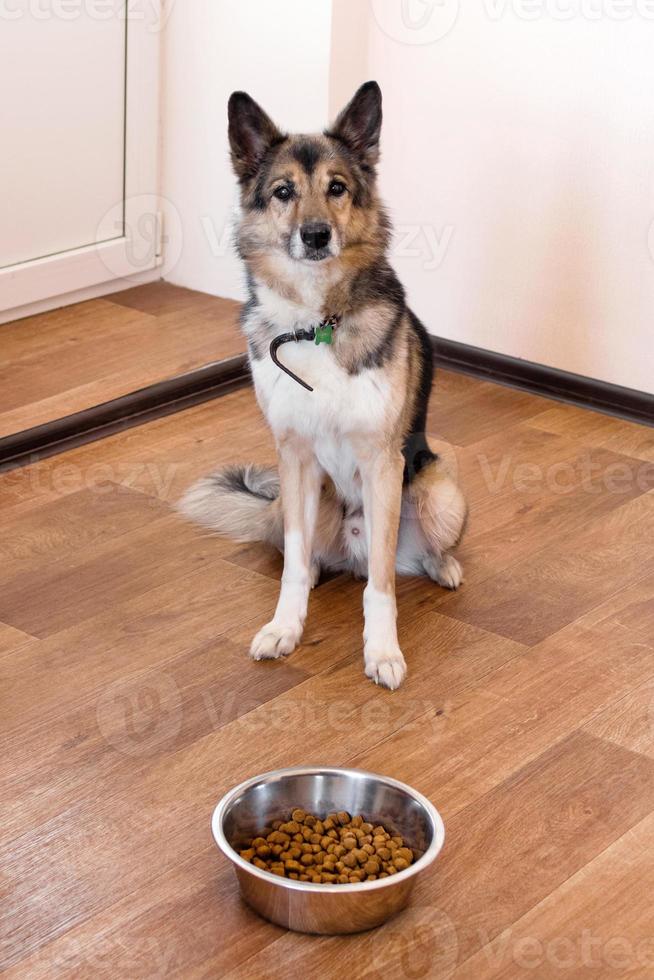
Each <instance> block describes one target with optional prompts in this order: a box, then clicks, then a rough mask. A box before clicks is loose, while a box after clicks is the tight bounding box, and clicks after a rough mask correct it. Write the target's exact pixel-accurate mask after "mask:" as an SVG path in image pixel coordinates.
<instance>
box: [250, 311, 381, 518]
mask: <svg viewBox="0 0 654 980" xmlns="http://www.w3.org/2000/svg"><path fill="white" fill-rule="evenodd" d="M259 298H260V300H264V303H263V304H262V306H263V308H262V307H260V308H259V314H260V316H261V318H262V320H265V321H267V322H268V323H271V324H274V330H275V331H279V332H280V333H283V332H284V331H287V330H292V329H297V328H301V327H305V328H306V327H309V326H312V325H314V326H315V325H316V324H317V323H318V322H319V320H320V314H319V313H318V312H316V311H312V310H308V309H306V308H304V309H303V308H301V307H299V306H297V304H291V303H288V302H287V301H285V300H283V299H280V298H278V297H276V296H275V295H274V294H272V293H271V294H269V295H265V296H262V295H261V294H260V296H259ZM337 329H338V328H337ZM277 353H278V357H279V359H280V361H282V362H283V363H284V364H286V365H287V366H288V367H289V368H290V370H291V371H293V372H294V373H295V374H297V375H298V376H299V377H300V378H302V379H303V380H304V381H306V383H307V384H309V385H311V387H312V388H313V391H307V390H306V389H305V388H303V387H302V386H301V385H299V384H298V383H297V382H296V381H294V380H293V379H292V378H290V377H289V376H288V375H287V374H285V373H284V372H283V371H281V370H280V369H279V368H278V367H277V366H276V365H275V364H274V363H273V361H272V359H271V358H270V356H269V355H267V354H266V355H264V356H263V357H262V358H260V359H259V360H253V361H252V365H251V367H252V376H253V378H254V384H255V388H256V392H257V398H258V400H259V404H260V405H261V408H262V410H263V412H264V414H265V416H266V419H267V421H268V424H269V425H270V427H271V429H272V431H273V433H274V434H275V435H277V436H279V435H282V434H284V433H286V432H288V431H293V432H297V433H298V434H299V435H301V436H303V437H305V438H307V439H308V440H309V441H310V442H311V444H312V446H313V448H314V452H315V453H316V456H317V458H318V460H319V461H320V463H321V465H322V467H323V469H324V470H325V471H326V472H327V473H329V475H330V476H331V478H332V480H333V481H334V483H335V484H336V486H337V488H338V490H339V492H340V493H341V495H342V496H343V497H344V498H345V499H346V500H347V501H348V502H350V503H353V504H356V505H357V506H359V505H360V503H361V495H360V481H359V479H358V464H357V459H356V451H355V448H354V445H353V440H354V437H363V438H364V439H368V440H370V441H374V440H375V439H376V438H379V437H380V436H381V435H382V434H383V433H384V431H385V430H386V427H387V425H388V424H389V423H390V421H391V420H390V419H389V417H388V415H389V408H390V405H391V404H392V402H391V399H390V391H389V386H388V382H387V380H386V377H385V375H384V372H382V371H379V370H378V369H369V370H363V371H361V372H359V373H358V374H349V373H348V372H347V371H346V370H344V369H343V368H342V367H341V366H340V364H339V363H338V362H337V360H336V358H335V356H334V352H333V348H332V347H331V346H330V345H328V344H319V345H316V344H314V343H313V342H311V341H307V340H302V341H299V342H297V343H294V342H290V343H288V344H284V345H283V346H281V347H280V348H279V350H278V352H277Z"/></svg>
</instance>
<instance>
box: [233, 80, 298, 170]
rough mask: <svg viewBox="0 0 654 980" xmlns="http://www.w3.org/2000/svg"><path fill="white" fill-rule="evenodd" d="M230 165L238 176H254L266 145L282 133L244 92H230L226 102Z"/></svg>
mask: <svg viewBox="0 0 654 980" xmlns="http://www.w3.org/2000/svg"><path fill="white" fill-rule="evenodd" d="M227 116H228V118H229V145H230V148H231V151H232V166H233V167H234V171H235V173H236V176H237V177H238V178H239V179H240V180H246V179H247V178H248V177H252V176H254V174H255V173H256V172H257V170H258V168H259V165H260V163H261V161H262V159H263V157H264V155H265V153H266V151H267V150H268V149H270V147H271V146H272V145H273V144H274V143H276V142H279V140H281V139H283V138H284V137H283V133H281V132H280V131H279V129H277V126H275V124H274V122H273V121H272V119H271V118H270V117H269V116H267V115H266V113H265V112H264V111H263V109H262V108H261V106H260V105H258V104H257V103H256V102H255V101H254V99H252V98H250V96H249V95H248V94H247V92H232V94H231V95H230V97H229V102H228V103H227Z"/></svg>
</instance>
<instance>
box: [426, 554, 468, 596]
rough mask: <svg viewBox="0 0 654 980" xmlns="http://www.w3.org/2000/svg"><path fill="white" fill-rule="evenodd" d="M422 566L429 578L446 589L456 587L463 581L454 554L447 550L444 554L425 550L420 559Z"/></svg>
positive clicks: (461, 570)
mask: <svg viewBox="0 0 654 980" xmlns="http://www.w3.org/2000/svg"><path fill="white" fill-rule="evenodd" d="M422 567H423V569H424V570H425V573H426V574H427V575H428V576H429V578H430V579H432V580H433V581H434V582H438V584H439V585H442V586H443V587H444V588H446V589H458V587H459V586H460V585H461V582H462V581H463V568H462V567H461V565H460V563H459V562H458V561H457V560H456V558H455V557H454V555H450V554H448V553H447V552H446V553H445V554H444V555H435V554H434V552H433V551H429V552H427V554H426V555H424V557H423V559H422Z"/></svg>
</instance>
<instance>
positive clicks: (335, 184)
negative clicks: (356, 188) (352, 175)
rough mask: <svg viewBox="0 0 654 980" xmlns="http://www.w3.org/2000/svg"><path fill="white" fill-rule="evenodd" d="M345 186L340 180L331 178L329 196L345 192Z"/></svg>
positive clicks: (337, 195)
mask: <svg viewBox="0 0 654 980" xmlns="http://www.w3.org/2000/svg"><path fill="white" fill-rule="evenodd" d="M346 190H347V187H346V186H345V184H344V183H343V181H342V180H332V182H331V184H330V185H329V194H330V196H331V197H340V196H341V194H345V191H346Z"/></svg>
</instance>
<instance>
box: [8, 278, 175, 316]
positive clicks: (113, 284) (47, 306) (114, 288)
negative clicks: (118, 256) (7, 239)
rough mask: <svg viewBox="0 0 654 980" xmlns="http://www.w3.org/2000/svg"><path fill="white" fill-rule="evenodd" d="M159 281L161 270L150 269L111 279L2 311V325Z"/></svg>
mask: <svg viewBox="0 0 654 980" xmlns="http://www.w3.org/2000/svg"><path fill="white" fill-rule="evenodd" d="M158 279H161V270H160V269H148V270H147V272H141V273H138V274H136V275H131V276H130V277H129V278H128V279H110V280H109V281H108V282H99V283H96V284H95V285H94V286H87V287H85V288H84V289H75V290H73V291H72V292H70V293H61V294H60V295H59V296H51V297H49V298H48V299H41V300H38V301H37V302H36V303H26V304H25V305H24V306H16V307H14V309H13V310H2V312H0V324H3V323H10V322H11V321H13V320H22V319H24V317H26V316H34V315H35V314H36V313H47V312H48V310H58V309H59V308H60V307H61V306H70V305H71V304H72V303H83V302H84V301H85V300H87V299H98V297H100V296H109V295H110V294H111V293H118V292H120V291H121V290H123V289H131V287H132V286H142V285H143V284H144V283H146V282H156V281H157V280H158Z"/></svg>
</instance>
